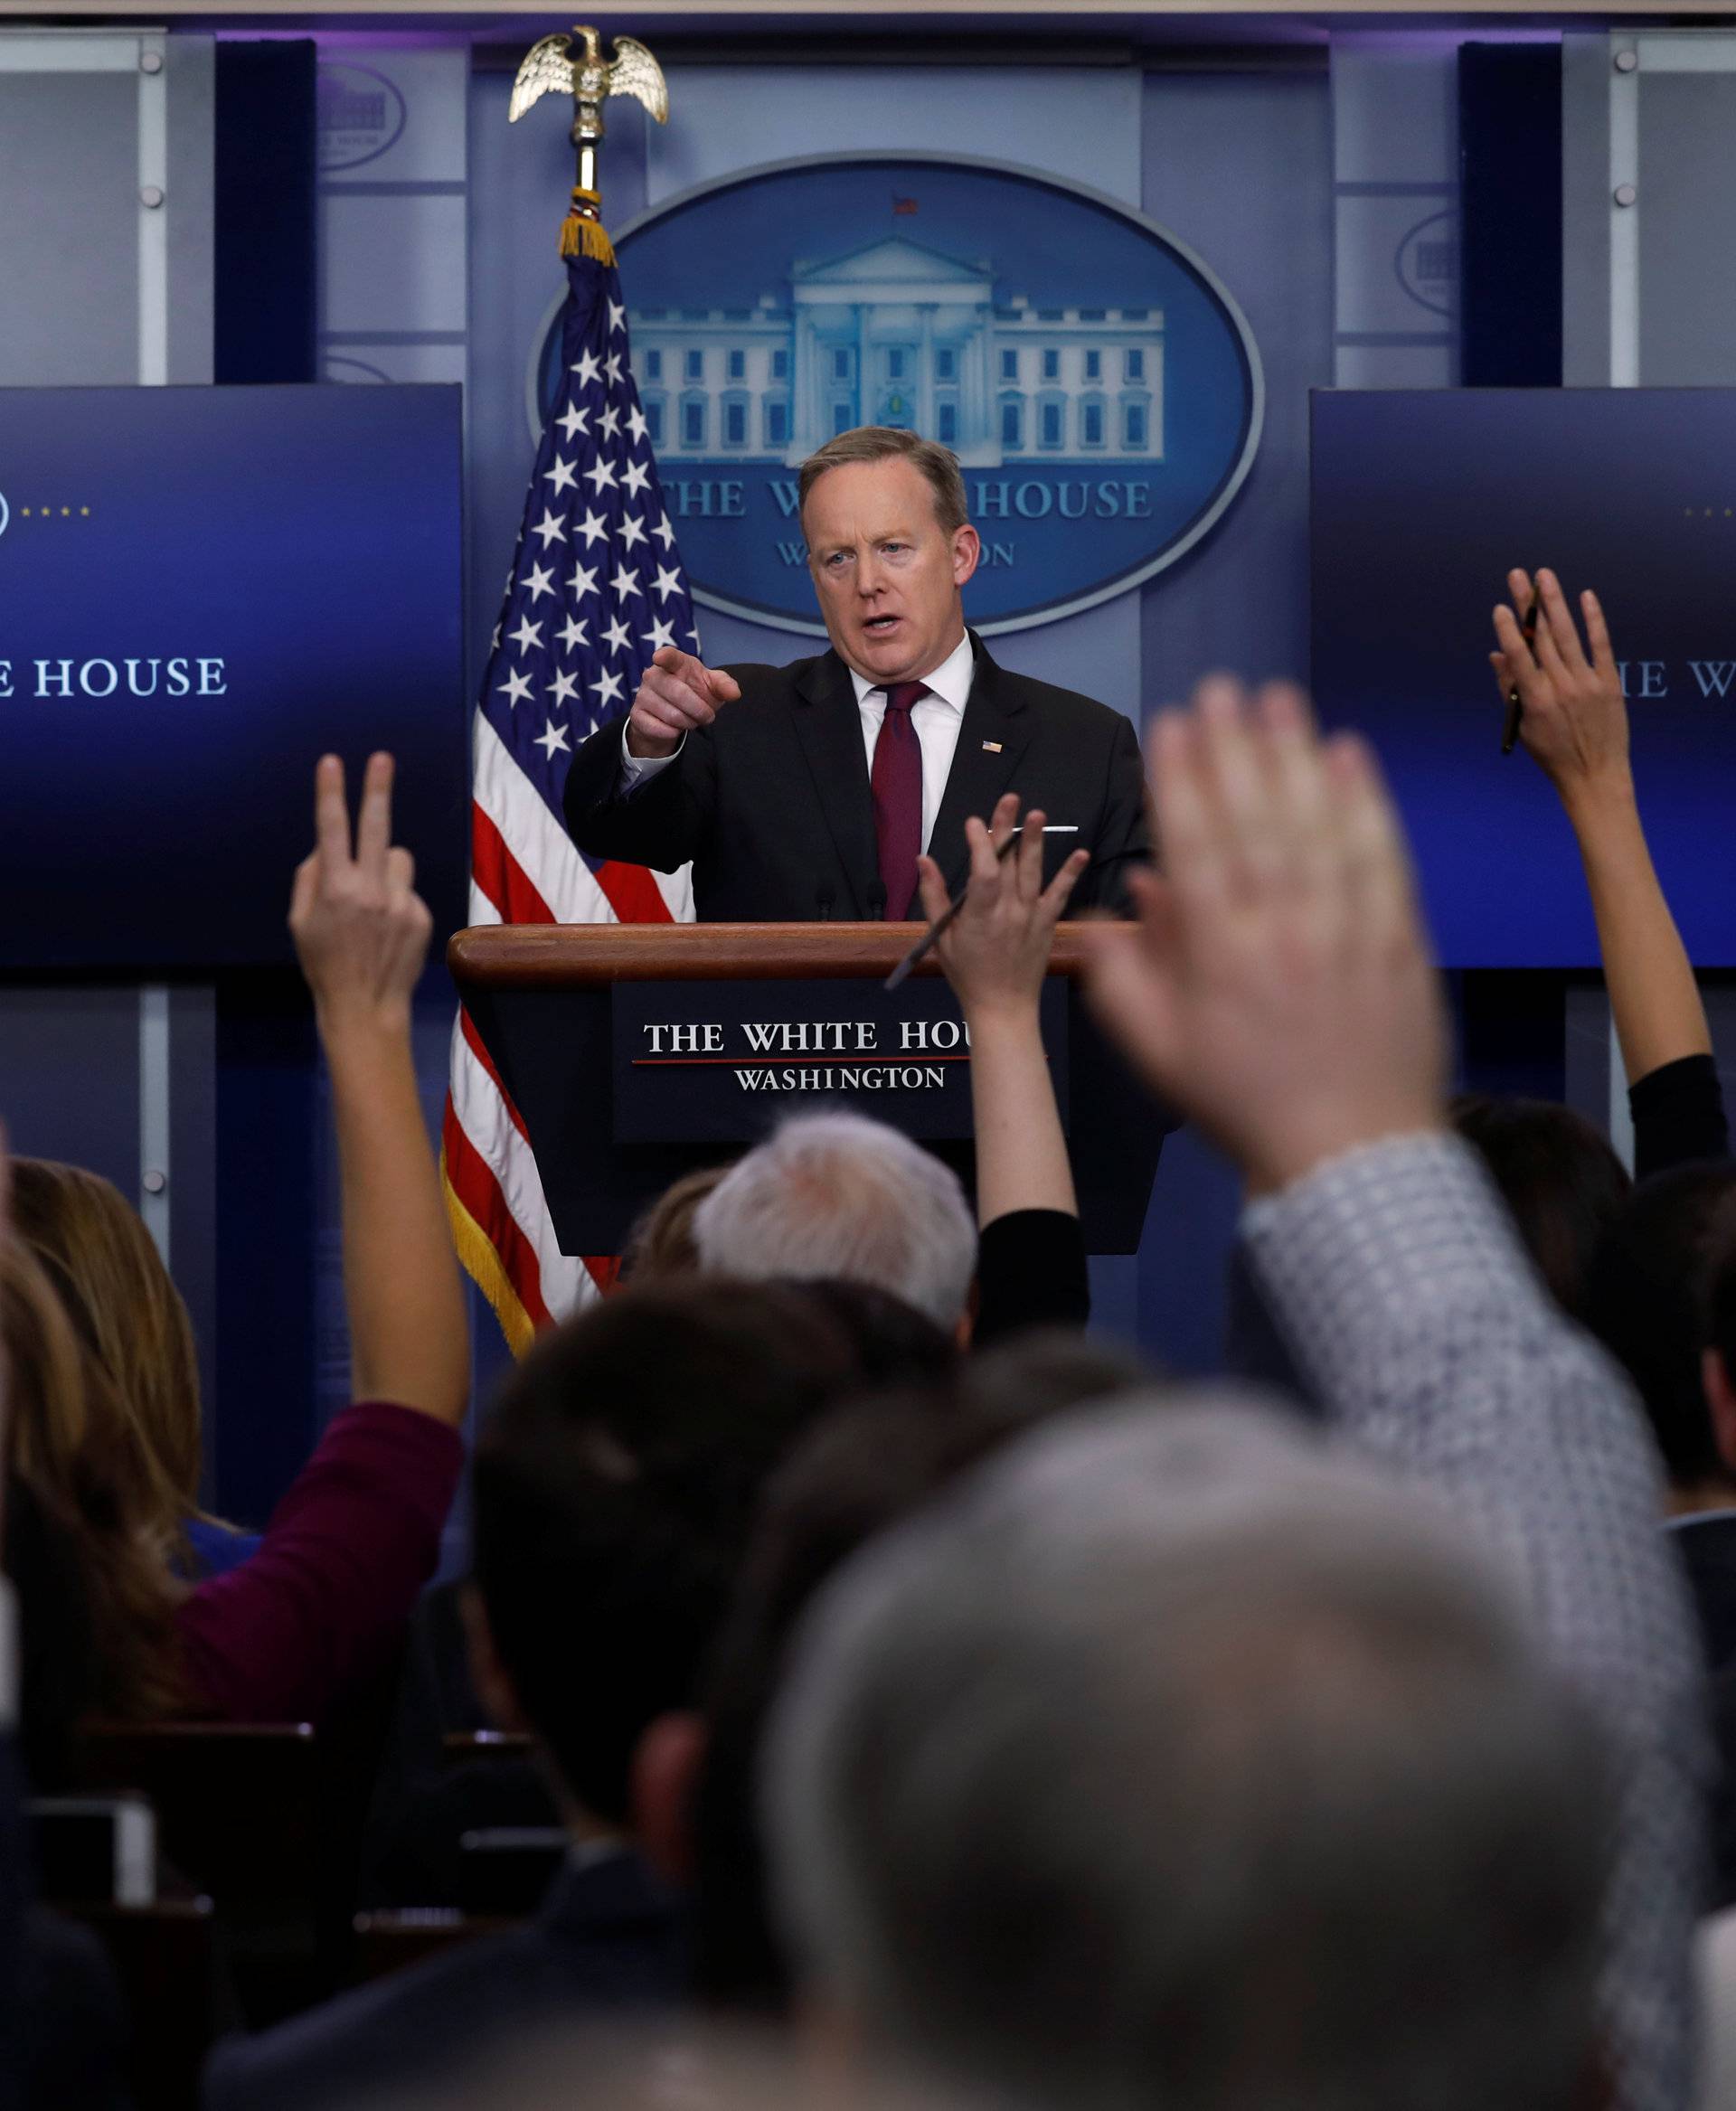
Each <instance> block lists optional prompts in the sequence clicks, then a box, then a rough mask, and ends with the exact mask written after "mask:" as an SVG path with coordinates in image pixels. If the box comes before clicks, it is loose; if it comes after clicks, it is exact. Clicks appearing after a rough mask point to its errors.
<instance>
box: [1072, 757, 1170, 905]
mask: <svg viewBox="0 0 1736 2111" xmlns="http://www.w3.org/2000/svg"><path fill="white" fill-rule="evenodd" d="M1091 853H1092V855H1091V862H1090V865H1089V867H1088V868H1087V869H1086V872H1085V874H1084V877H1083V878H1082V879H1081V880H1080V883H1079V885H1078V886H1077V887H1076V888H1075V889H1074V890H1073V896H1072V900H1071V901H1070V902H1069V903H1068V905H1067V913H1068V914H1069V915H1070V916H1077V915H1079V914H1080V911H1081V910H1083V909H1109V910H1112V911H1113V912H1114V913H1115V914H1116V915H1117V916H1127V915H1130V914H1131V912H1132V911H1131V904H1130V903H1129V901H1128V899H1127V874H1128V872H1130V871H1131V870H1132V868H1133V867H1134V866H1135V865H1144V864H1148V863H1149V862H1151V832H1150V828H1149V826H1148V825H1147V821H1146V766H1145V759H1144V758H1143V757H1142V756H1141V754H1140V752H1139V736H1138V734H1137V732H1136V731H1135V730H1134V729H1133V725H1132V723H1131V721H1128V720H1127V719H1124V718H1121V717H1119V715H1118V717H1117V723H1116V726H1115V730H1114V732H1113V734H1112V736H1111V739H1110V741H1109V765H1108V776H1107V781H1106V783H1105V786H1104V793H1103V819H1102V824H1101V825H1100V827H1099V830H1098V834H1097V840H1096V842H1095V843H1093V844H1092V845H1091Z"/></svg>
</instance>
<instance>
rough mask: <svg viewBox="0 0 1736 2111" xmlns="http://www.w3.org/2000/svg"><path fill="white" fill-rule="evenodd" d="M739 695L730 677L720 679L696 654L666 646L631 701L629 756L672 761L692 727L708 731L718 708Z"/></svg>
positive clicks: (655, 659) (628, 738)
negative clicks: (707, 728)
mask: <svg viewBox="0 0 1736 2111" xmlns="http://www.w3.org/2000/svg"><path fill="white" fill-rule="evenodd" d="M740 695H741V688H740V687H739V685H738V684H737V683H736V682H735V680H734V679H733V677H732V676H731V675H728V674H722V673H720V672H719V671H718V670H717V669H716V668H714V667H708V666H707V665H706V664H705V663H704V662H703V660H701V659H699V658H698V657H696V656H695V655H693V653H684V652H678V651H676V649H675V646H672V645H666V646H664V647H663V648H662V650H661V651H660V652H656V653H654V654H653V655H651V664H650V665H649V666H648V667H647V668H646V670H645V674H644V677H643V679H642V680H641V681H640V683H639V686H638V689H637V693H635V695H634V698H633V708H632V710H631V711H630V712H628V713H627V753H628V754H629V755H637V756H643V757H646V758H649V757H654V756H662V755H673V754H674V753H675V749H677V748H679V747H680V745H681V743H682V742H683V740H685V739H686V737H687V734H688V732H689V730H691V729H692V728H693V727H694V726H709V725H710V724H711V722H712V720H713V719H714V718H715V717H716V716H717V714H718V712H719V710H720V708H721V707H722V705H724V704H726V703H733V702H734V701H735V699H736V698H737V697H738V696H740Z"/></svg>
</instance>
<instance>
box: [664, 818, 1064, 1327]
mask: <svg viewBox="0 0 1736 2111" xmlns="http://www.w3.org/2000/svg"><path fill="white" fill-rule="evenodd" d="M1018 813H1019V802H1018V800H1017V798H1016V797H1015V796H1013V795H1011V794H1009V795H1008V796H1006V797H1005V798H1004V799H1002V800H1001V801H1000V802H999V803H998V805H997V806H995V812H994V815H992V817H991V819H990V821H989V822H988V823H987V824H985V823H984V822H982V821H979V820H977V819H975V818H973V819H972V820H970V821H969V822H967V824H966V835H967V839H968V841H969V843H970V852H971V870H970V878H969V882H968V891H967V898H966V902H965V907H964V909H963V910H962V912H961V913H960V915H959V916H958V918H957V919H956V920H955V921H954V923H953V924H952V926H951V928H950V929H949V930H948V932H947V934H946V935H945V936H944V937H943V938H941V940H940V941H939V947H938V948H937V949H938V951H939V958H940V964H941V966H942V967H943V968H944V969H945V971H946V974H947V977H948V981H949V982H950V983H951V985H952V988H953V991H954V993H955V994H956V995H957V996H958V1002H959V1007H960V1009H961V1011H962V1012H963V1013H964V1018H965V1023H966V1025H967V1028H968V1029H969V1032H970V1047H971V1062H970V1083H971V1107H972V1115H973V1122H974V1129H975V1135H976V1141H977V1226H978V1227H980V1252H979V1249H978V1231H977V1229H976V1228H973V1226H972V1224H971V1220H970V1213H969V1210H968V1207H967V1203H966V1202H965V1197H964V1191H963V1188H962V1186H961V1185H960V1183H959V1181H958V1177H957V1175H956V1174H955V1173H952V1172H951V1171H950V1170H949V1169H948V1168H947V1167H946V1166H944V1165H942V1164H941V1163H940V1162H939V1160H938V1159H937V1158H935V1157H934V1156H933V1155H932V1154H930V1153H929V1152H927V1151H924V1150H923V1149H922V1148H921V1147H920V1145H916V1144H913V1143H911V1142H910V1140H909V1139H908V1138H907V1137H905V1136H901V1135H899V1134H898V1133H897V1132H896V1131H894V1130H892V1129H889V1128H886V1127H885V1126H882V1124H881V1123H878V1122H874V1121H870V1120H867V1119H865V1118H864V1117H861V1116H859V1115H848V1114H820V1115H802V1116H797V1117H796V1118H794V1119H793V1120H791V1121H788V1122H786V1123H785V1124H784V1125H783V1126H782V1127H781V1128H779V1129H778V1132H777V1134H776V1135H775V1136H772V1137H771V1138H770V1140H769V1142H767V1143H765V1144H762V1145H760V1146H759V1147H758V1148H757V1149H755V1150H752V1151H750V1152H749V1153H748V1154H746V1155H745V1156H744V1157H743V1158H741V1160H740V1161H739V1162H738V1163H737V1164H735V1165H734V1166H732V1167H731V1169H730V1170H729V1172H728V1173H725V1174H724V1175H723V1177H722V1179H721V1180H719V1182H718V1183H717V1184H716V1186H715V1187H714V1188H713V1189H712V1192H711V1193H710V1194H709V1195H708V1196H706V1198H705V1199H704V1201H703V1202H701V1203H700V1205H699V1207H698V1209H697V1211H695V1212H694V1215H693V1240H694V1244H695V1246H696V1247H697V1249H698V1251H699V1256H700V1259H701V1261H702V1263H703V1266H704V1267H705V1268H710V1269H715V1270H722V1271H727V1272H728V1273H730V1274H732V1275H738V1276H749V1277H765V1276H788V1277H817V1276H830V1277H843V1278H848V1279H851V1280H854V1281H862V1282H869V1283H874V1284H878V1285H879V1286H880V1287H881V1288H882V1289H883V1290H889V1291H891V1292H892V1295H893V1296H897V1297H901V1298H902V1299H904V1301H905V1302H906V1303H907V1304H910V1305H915V1306H916V1307H917V1309H918V1310H919V1311H922V1312H925V1313H927V1314H928V1315H929V1317H930V1318H932V1319H933V1320H935V1321H936V1322H937V1323H938V1324H940V1325H941V1326H944V1327H947V1328H949V1329H952V1330H954V1331H955V1332H956V1333H957V1334H958V1337H959V1339H960V1340H961V1341H964V1340H966V1339H975V1340H976V1341H977V1343H986V1342H989V1341H992V1340H996V1339H998V1338H1000V1337H1001V1336H1003V1335H1005V1334H1009V1333H1012V1332H1014V1331H1017V1330H1018V1329H1021V1328H1024V1327H1033V1326H1043V1325H1045V1324H1049V1325H1062V1324H1075V1325H1082V1324H1084V1321H1085V1319H1086V1317H1087V1316H1088V1315H1089V1312H1090V1290H1089V1286H1088V1283H1087V1277H1086V1269H1085V1249H1084V1241H1083V1239H1082V1237H1081V1235H1080V1227H1079V1203H1078V1200H1077V1198H1076V1196H1075V1194H1074V1192H1073V1176H1072V1168H1071V1164H1070V1163H1069V1161H1068V1157H1067V1145H1066V1140H1065V1137H1064V1136H1063V1135H1062V1133H1061V1117H1060V1115H1059V1112H1058V1110H1057V1108H1056V1105H1055V1096H1054V1088H1053V1084H1052V1080H1051V1079H1050V1076H1049V1065H1048V1061H1047V1059H1046V1058H1045V1056H1044V1054H1043V1037H1042V1032H1041V1028H1040V1024H1039V1017H1038V1001H1039V998H1040V996H1041V994H1042V988H1043V975H1044V973H1045V972H1046V970H1047V967H1048V963H1049V949H1050V946H1051V944H1052V940H1053V938H1054V930H1055V925H1056V924H1057V923H1058V922H1059V920H1060V919H1061V912H1062V910H1063V909H1065V908H1066V905H1067V900H1068V897H1069V896H1070V895H1071V892H1072V890H1073V887H1074V885H1075V884H1076V882H1077V881H1078V879H1079V876H1080V872H1083V871H1084V869H1085V866H1086V864H1087V862H1089V860H1088V858H1087V855H1086V853H1084V852H1083V851H1076V852H1075V853H1073V855H1072V856H1071V858H1069V859H1068V861H1067V862H1066V863H1065V864H1064V865H1063V866H1062V867H1061V871H1060V872H1057V873H1056V875H1055V877H1054V878H1053V880H1052V881H1050V883H1049V885H1048V887H1047V888H1044V886H1043V813H1042V811H1041V810H1040V809H1036V808H1033V810H1032V812H1031V813H1030V814H1028V815H1026V816H1025V825H1024V834H1023V835H1022V836H1021V839H1020V843H1019V847H1018V849H1017V850H1016V851H1015V852H1014V853H1010V854H1009V855H1008V856H1007V857H1006V858H1005V860H1001V859H999V858H997V856H996V852H997V850H998V848H999V846H1000V845H1001V844H1003V843H1005V841H1006V839H1007V837H1008V836H1009V834H1011V832H1012V831H1013V829H1014V826H1015V825H1017V822H1018ZM918 872H919V879H920V886H921V890H922V901H923V907H924V909H926V911H927V913H928V914H929V917H930V918H935V917H938V916H939V914H940V913H941V911H942V910H943V909H945V908H946V907H947V902H948V895H947V889H946V882H945V881H944V880H943V879H942V878H941V875H940V873H939V869H938V868H937V867H936V866H935V864H934V862H933V861H932V860H931V859H928V858H923V859H920V860H919V862H918ZM973 1280H974V1281H975V1282H976V1284H977V1291H978V1303H977V1313H976V1316H975V1324H974V1330H973V1324H972V1318H971V1315H970V1312H969V1310H968V1305H969V1298H970V1293H971V1286H972V1283H973Z"/></svg>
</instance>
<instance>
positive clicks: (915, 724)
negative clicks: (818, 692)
mask: <svg viewBox="0 0 1736 2111" xmlns="http://www.w3.org/2000/svg"><path fill="white" fill-rule="evenodd" d="M976 673H977V658H976V655H975V654H974V653H973V652H972V651H971V649H970V640H969V638H968V637H961V638H960V639H959V640H958V644H957V645H956V646H954V647H953V648H952V650H951V651H950V652H949V653H948V655H947V656H946V658H945V659H944V660H942V661H941V663H940V664H939V666H938V667H937V668H936V669H935V670H934V672H933V673H932V674H924V675H923V676H922V680H923V682H924V683H927V685H928V690H929V693H928V695H926V696H920V697H918V699H917V700H916V702H914V703H913V704H912V705H911V706H910V725H911V727H912V729H913V730H914V731H915V734H916V738H917V741H918V744H919V745H920V748H921V749H922V847H923V849H924V850H927V848H928V847H929V837H930V836H931V835H932V834H934V824H935V818H936V816H937V815H939V811H940V801H941V799H942V798H943V797H944V796H945V794H946V789H947V778H948V776H949V775H950V774H951V770H952V758H953V755H954V753H955V752H956V750H957V749H958V729H959V728H960V727H961V726H962V725H963V724H964V722H965V705H966V704H967V702H969V699H970V684H971V683H972V681H973V680H974V679H975V676H976ZM850 685H851V687H852V688H853V689H854V691H855V693H856V709H857V711H858V712H861V714H862V744H863V752H864V754H865V756H866V758H867V762H868V775H869V777H871V778H872V777H873V774H874V743H875V742H876V741H877V740H879V739H880V727H881V721H882V719H884V717H885V716H886V689H885V685H884V683H877V682H870V681H869V679H868V677H867V676H866V675H865V674H857V672H856V671H855V669H854V667H852V668H851V670H850ZM682 739H683V741H685V740H686V736H685V734H684V735H683V736H682ZM680 753H681V749H680V748H679V747H678V748H676V749H675V753H674V754H670V755H635V754H633V753H632V752H631V751H630V750H629V749H628V748H627V726H626V723H625V721H623V723H622V726H621V763H622V768H621V777H622V780H623V782H624V783H625V785H626V786H627V789H628V790H629V791H630V790H631V789H632V788H633V787H634V786H636V785H640V784H643V783H645V781H646V779H647V778H649V777H655V776H656V774H657V772H658V770H660V769H665V768H667V767H668V765H669V764H670V763H672V762H673V761H674V760H675V756H676V755H679V754H680Z"/></svg>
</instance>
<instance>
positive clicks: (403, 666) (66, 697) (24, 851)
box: [0, 387, 468, 968]
mask: <svg viewBox="0 0 1736 2111" xmlns="http://www.w3.org/2000/svg"><path fill="white" fill-rule="evenodd" d="M461 621H462V602H461V542H460V505H459V391H458V389H456V388H431V387H429V388H413V387H402V388H389V389H365V390H363V389H344V388H315V387H307V388H253V389H248V388H232V389H226V388H188V389H80V390H71V389H68V390H48V389H30V390H24V389H18V390H6V391H0V777H4V780H5V786H6V795H7V796H6V826H5V831H4V832H3V833H0V892H3V893H4V896H5V899H6V900H8V901H10V902H13V903H14V904H16V905H20V907H21V909H24V908H27V910H28V913H17V914H14V915H13V916H10V917H8V918H7V919H5V935H4V938H0V966H8V967H14V968H15V967H34V966H68V965H78V966H157V965H163V966H218V965H226V964H235V963H249V962H264V961H271V960H280V959H282V958H283V957H285V956H286V954H287V952H288V937H287V934H286V932H285V929H284V920H283V919H284V905H285V902H286V900H287V898H288V881H289V875H290V873H291V872H292V871H293V869H294V867H295V865H296V863H297V860H298V859H299V858H301V857H302V856H303V855H304V854H305V853H306V851H307V846H308V843H309V841H310V829H311V819H310V786H311V782H312V771H313V764H314V761H315V759H316V757H317V756H318V755H319V754H321V753H322V752H323V751H325V749H335V750H336V751H337V752H338V753H339V754H341V755H343V756H344V759H345V760H346V762H347V763H348V764H349V765H350V766H351V768H352V770H353V772H354V771H355V770H358V769H359V768H360V765H361V763H362V761H363V759H364V758H365V756H366V754H367V753H368V751H369V750H370V749H373V748H390V749H393V750H394V751H395V752H396V753H397V755H398V756H399V758H400V762H401V788H400V794H399V797H398V800H397V805H396V818H397V824H398V831H399V835H400V840H401V841H404V842H407V843H410V844H411V845H413V846H414V848H415V850H416V852H417V854H418V857H419V860H420V868H419V877H420V885H421V887H422V890H423V891H424V893H425V894H427V895H428V896H429V899H430V901H431V903H432V905H433V906H434V908H435V910H436V914H437V916H438V917H439V919H440V920H441V921H442V922H443V923H451V922H453V921H456V920H458V917H459V915H460V914H461V910H462V903H463V884H464V858H465V851H466V846H467V842H468V832H467V821H466V815H467V803H468V786H467V773H466V766H465V741H464V699H463V693H462V687H461V666H460V653H461ZM352 781H353V783H354V777H353V779H352ZM51 876H52V881H51Z"/></svg>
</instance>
